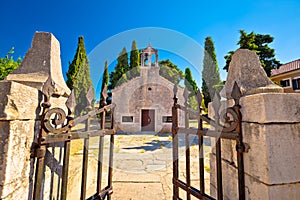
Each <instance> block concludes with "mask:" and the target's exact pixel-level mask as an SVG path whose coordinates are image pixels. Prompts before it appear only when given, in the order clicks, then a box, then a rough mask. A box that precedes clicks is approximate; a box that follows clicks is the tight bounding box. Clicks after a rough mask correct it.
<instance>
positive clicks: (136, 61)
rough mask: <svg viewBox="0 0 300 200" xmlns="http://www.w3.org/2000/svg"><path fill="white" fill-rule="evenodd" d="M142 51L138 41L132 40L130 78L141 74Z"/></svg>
mask: <svg viewBox="0 0 300 200" xmlns="http://www.w3.org/2000/svg"><path fill="white" fill-rule="evenodd" d="M139 65H140V52H139V50H138V48H137V44H136V41H135V40H133V41H132V45H131V51H130V65H129V73H128V79H132V78H134V77H137V76H139V75H140V69H139Z"/></svg>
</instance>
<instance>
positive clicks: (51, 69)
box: [0, 32, 70, 200]
mask: <svg viewBox="0 0 300 200" xmlns="http://www.w3.org/2000/svg"><path fill="white" fill-rule="evenodd" d="M59 48H60V47H59V42H58V41H57V39H56V38H55V37H54V36H53V35H52V34H50V33H42V32H37V33H35V35H34V38H33V40H32V47H31V48H30V49H29V51H28V52H27V54H26V56H25V58H24V60H23V62H22V63H21V65H20V67H19V68H18V69H17V70H15V71H14V72H13V73H11V74H10V75H9V76H8V77H7V78H6V80H4V81H0V94H1V95H0V199H2V200H9V199H31V197H32V191H33V172H34V160H33V159H32V158H31V157H30V150H31V149H32V147H33V142H34V140H35V139H36V136H37V134H38V133H39V132H40V114H41V107H40V104H41V102H42V100H43V95H42V93H41V91H40V89H41V88H42V86H43V84H44V83H45V81H46V80H47V79H48V77H51V79H52V80H53V82H54V83H55V95H56V96H57V95H62V96H64V97H63V98H61V99H58V98H57V99H56V100H55V102H52V103H53V105H57V106H59V107H60V105H62V104H64V103H65V101H66V97H67V96H68V94H69V93H70V91H69V89H68V88H67V86H66V84H65V82H64V80H63V76H62V70H61V61H60V49H59Z"/></svg>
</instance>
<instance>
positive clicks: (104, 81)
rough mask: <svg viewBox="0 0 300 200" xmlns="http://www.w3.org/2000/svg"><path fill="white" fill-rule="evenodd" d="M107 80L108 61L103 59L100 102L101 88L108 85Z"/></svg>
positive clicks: (101, 99) (101, 98) (101, 96)
mask: <svg viewBox="0 0 300 200" xmlns="http://www.w3.org/2000/svg"><path fill="white" fill-rule="evenodd" d="M108 80H109V76H108V62H107V60H106V61H105V66H104V72H103V76H102V85H101V92H100V103H102V102H103V95H102V91H103V89H104V87H105V86H108Z"/></svg>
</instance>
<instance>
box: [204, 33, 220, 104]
mask: <svg viewBox="0 0 300 200" xmlns="http://www.w3.org/2000/svg"><path fill="white" fill-rule="evenodd" d="M220 83H221V78H220V72H219V68H218V64H217V58H216V52H215V47H214V42H213V40H212V38H211V37H207V38H205V45H204V58H203V70H202V93H203V97H204V105H205V106H206V107H207V106H208V103H209V102H211V100H212V98H213V96H214V94H215V92H216V91H219V90H220V87H219V86H220Z"/></svg>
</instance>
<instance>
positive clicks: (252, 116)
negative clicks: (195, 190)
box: [209, 49, 300, 200]
mask: <svg viewBox="0 0 300 200" xmlns="http://www.w3.org/2000/svg"><path fill="white" fill-rule="evenodd" d="M235 81H236V82H237V84H238V86H239V87H240V88H241V95H242V97H241V99H240V105H241V114H242V116H243V119H242V127H241V128H242V133H243V134H242V137H243V142H244V144H245V148H246V149H245V151H246V152H244V153H243V161H244V177H245V188H244V191H245V196H246V197H245V199H262V200H264V199H272V200H277V199H278V200H279V199H295V200H296V199H300V154H299V152H300V137H299V133H300V94H296V93H289V94H288V93H283V89H282V88H280V87H279V86H276V85H274V84H273V83H272V82H271V80H270V79H269V78H268V77H267V76H266V74H265V72H264V70H263V68H262V67H261V65H260V61H259V59H258V57H257V55H256V54H255V53H254V52H251V51H249V50H245V49H240V50H238V51H237V52H235V54H234V55H233V56H232V61H231V63H230V66H229V72H228V77H227V81H226V85H225V88H224V89H223V91H222V92H221V93H222V96H223V97H225V98H227V101H223V104H222V107H223V108H225V107H228V106H232V105H233V100H232V96H231V94H230V91H231V89H232V86H233V84H234V82H235ZM220 110H222V109H220ZM209 116H210V117H213V116H214V110H213V106H212V105H209ZM221 117H222V116H221ZM221 142H222V149H221V150H222V174H223V183H222V185H223V194H224V199H239V196H238V169H237V166H238V160H237V151H240V149H238V148H237V149H236V142H235V141H229V140H226V141H225V140H223V139H222V140H221ZM214 152H215V150H213V153H212V154H211V163H210V169H211V171H210V173H211V185H210V189H211V194H212V195H213V196H215V195H216V186H217V184H216V183H217V182H216V166H215V159H216V156H215V153H214Z"/></svg>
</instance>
